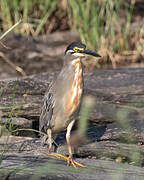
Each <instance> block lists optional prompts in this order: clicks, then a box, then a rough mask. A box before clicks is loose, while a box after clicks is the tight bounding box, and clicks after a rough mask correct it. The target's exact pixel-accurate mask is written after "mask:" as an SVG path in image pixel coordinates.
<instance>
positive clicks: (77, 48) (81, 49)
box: [73, 47, 84, 52]
mask: <svg viewBox="0 0 144 180" xmlns="http://www.w3.org/2000/svg"><path fill="white" fill-rule="evenodd" d="M73 50H74V51H75V52H81V51H83V50H84V48H79V47H74V48H73Z"/></svg>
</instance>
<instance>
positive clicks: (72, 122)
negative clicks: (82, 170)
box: [46, 120, 86, 168]
mask: <svg viewBox="0 0 144 180" xmlns="http://www.w3.org/2000/svg"><path fill="white" fill-rule="evenodd" d="M74 122H75V120H73V121H71V122H70V124H69V125H68V127H67V133H66V141H67V145H68V152H69V157H67V156H64V155H62V154H59V153H53V152H51V153H48V154H46V155H50V156H55V157H57V158H64V159H65V160H67V164H68V165H69V164H70V163H71V164H72V166H73V167H74V168H77V167H76V166H80V167H86V166H84V165H83V164H80V163H78V162H76V161H74V160H73V158H72V147H71V143H70V133H71V129H72V127H73V125H74ZM47 133H48V132H47ZM49 133H51V132H49ZM48 136H49V135H48ZM49 137H50V136H49Z"/></svg>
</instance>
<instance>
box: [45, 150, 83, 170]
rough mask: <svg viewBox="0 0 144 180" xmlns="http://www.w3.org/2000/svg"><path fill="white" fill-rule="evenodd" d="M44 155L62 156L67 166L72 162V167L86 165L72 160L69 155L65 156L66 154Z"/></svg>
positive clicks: (50, 154) (51, 154)
mask: <svg viewBox="0 0 144 180" xmlns="http://www.w3.org/2000/svg"><path fill="white" fill-rule="evenodd" d="M46 155H49V156H55V157H56V158H64V159H65V160H66V161H67V165H68V166H69V165H70V164H72V166H73V167H74V168H77V167H76V166H80V167H86V166H85V165H83V164H80V163H78V162H76V161H74V160H73V159H72V158H71V157H67V156H64V155H62V154H58V153H48V154H46Z"/></svg>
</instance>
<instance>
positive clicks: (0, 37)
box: [0, 19, 21, 40]
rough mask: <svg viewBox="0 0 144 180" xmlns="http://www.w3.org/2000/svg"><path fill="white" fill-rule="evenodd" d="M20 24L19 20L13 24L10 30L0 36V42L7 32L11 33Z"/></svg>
mask: <svg viewBox="0 0 144 180" xmlns="http://www.w3.org/2000/svg"><path fill="white" fill-rule="evenodd" d="M20 23H21V19H20V20H19V21H18V22H17V23H16V24H14V25H13V26H12V27H11V28H9V29H8V30H7V31H6V32H5V33H4V34H3V35H2V36H0V40H2V39H3V38H4V37H5V36H6V35H7V34H8V33H9V32H11V31H12V30H13V29H14V28H15V27H16V26H17V25H19V24H20Z"/></svg>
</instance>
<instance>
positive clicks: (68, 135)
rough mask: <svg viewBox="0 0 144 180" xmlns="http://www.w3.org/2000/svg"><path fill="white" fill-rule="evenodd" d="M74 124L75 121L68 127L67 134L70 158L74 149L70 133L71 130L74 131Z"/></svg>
mask: <svg viewBox="0 0 144 180" xmlns="http://www.w3.org/2000/svg"><path fill="white" fill-rule="evenodd" d="M74 123H75V120H73V121H71V122H70V124H69V125H68V127H67V133H66V141H67V145H68V152H69V157H70V158H72V147H71V143H70V133H71V129H72V127H73V125H74Z"/></svg>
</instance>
